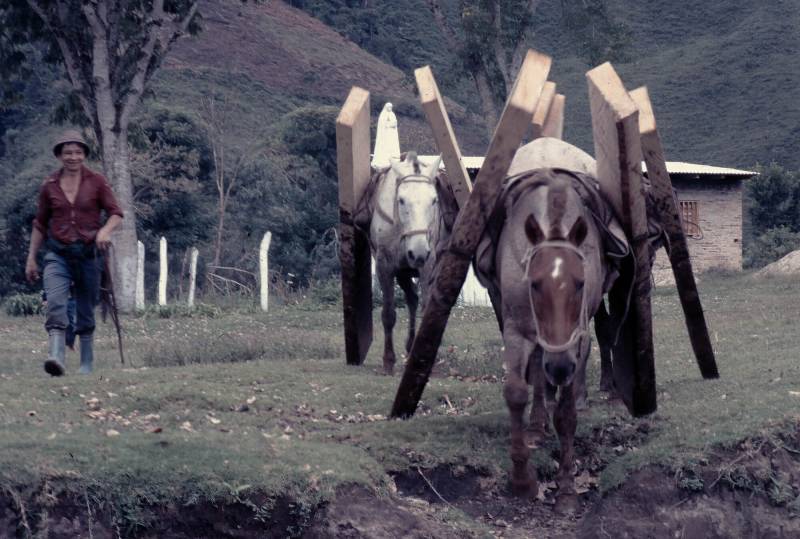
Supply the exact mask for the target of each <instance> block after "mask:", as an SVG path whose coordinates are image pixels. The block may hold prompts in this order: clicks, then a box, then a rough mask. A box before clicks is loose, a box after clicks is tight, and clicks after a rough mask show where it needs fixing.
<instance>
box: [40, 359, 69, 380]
mask: <svg viewBox="0 0 800 539" xmlns="http://www.w3.org/2000/svg"><path fill="white" fill-rule="evenodd" d="M44 372H46V373H47V374H49V375H50V376H63V375H64V372H65V370H64V365H62V364H61V363H60V362H59V361H58V360H55V359H52V358H51V359H48V360H47V361H45V362H44Z"/></svg>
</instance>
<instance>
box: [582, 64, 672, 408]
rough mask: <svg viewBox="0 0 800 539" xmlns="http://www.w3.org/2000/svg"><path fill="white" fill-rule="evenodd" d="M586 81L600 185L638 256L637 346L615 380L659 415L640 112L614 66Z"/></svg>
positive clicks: (619, 362)
mask: <svg viewBox="0 0 800 539" xmlns="http://www.w3.org/2000/svg"><path fill="white" fill-rule="evenodd" d="M586 78H587V81H588V84H589V105H590V108H591V113H592V134H593V137H594V148H595V159H596V161H597V177H598V181H599V182H600V188H601V190H602V191H603V193H604V194H605V195H606V197H607V198H608V200H609V201H610V202H611V204H612V205H613V206H614V210H615V211H616V212H617V215H618V216H619V217H620V219H621V221H622V226H623V229H624V230H625V233H626V235H627V236H628V239H629V241H630V243H631V247H632V250H633V254H634V268H633V270H632V275H634V276H635V281H634V285H633V287H634V289H633V298H632V302H631V306H630V314H629V315H628V317H627V318H626V321H625V324H626V325H628V324H630V327H629V328H627V329H623V333H626V334H628V335H630V336H631V337H630V338H631V339H633V342H632V343H631V346H627V347H625V348H624V350H626V351H623V352H622V353H619V354H618V355H615V357H614V377H615V381H616V382H617V383H618V386H617V387H618V389H619V390H620V393H621V396H622V399H623V401H624V402H625V404H626V405H627V407H628V409H629V411H630V412H631V413H632V414H633V415H634V416H641V415H646V414H649V413H652V412H654V411H655V410H656V407H657V404H656V377H655V362H654V355H653V328H652V324H653V315H652V310H651V305H650V293H651V289H650V275H651V267H650V246H649V243H648V239H647V210H646V206H645V193H644V186H643V181H642V173H641V163H642V148H641V141H640V137H639V111H638V109H637V108H636V104H635V103H634V102H633V100H632V99H631V98H630V96H629V95H628V92H627V91H626V90H625V86H624V85H623V84H622V80H621V79H620V78H619V76H618V75H617V73H616V71H614V68H613V67H612V66H611V64H610V63H608V62H606V63H604V64H602V65H600V66H598V67H596V68H594V69H592V70H590V71H588V72H587V73H586ZM612 308H613V305H612ZM612 316H614V313H612ZM620 350H623V348H620Z"/></svg>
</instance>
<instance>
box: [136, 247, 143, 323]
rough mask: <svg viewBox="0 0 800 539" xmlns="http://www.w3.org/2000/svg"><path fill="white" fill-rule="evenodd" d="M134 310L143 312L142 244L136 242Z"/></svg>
mask: <svg viewBox="0 0 800 539" xmlns="http://www.w3.org/2000/svg"><path fill="white" fill-rule="evenodd" d="M136 251H137V257H136V310H137V311H142V310H144V243H142V242H141V241H137V242H136Z"/></svg>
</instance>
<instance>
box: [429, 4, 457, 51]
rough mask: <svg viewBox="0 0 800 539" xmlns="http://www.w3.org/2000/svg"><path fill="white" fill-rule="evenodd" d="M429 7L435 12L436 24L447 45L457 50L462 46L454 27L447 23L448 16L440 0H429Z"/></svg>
mask: <svg viewBox="0 0 800 539" xmlns="http://www.w3.org/2000/svg"><path fill="white" fill-rule="evenodd" d="M427 2H428V7H430V8H431V11H432V12H433V20H434V21H436V26H438V27H439V30H440V31H441V32H442V35H443V36H444V39H445V41H447V46H448V47H450V50H452V51H457V50H459V49H460V48H461V47H462V44H461V43H460V41H459V39H458V38H457V37H456V34H455V32H453V29H452V28H450V25H448V24H447V18H446V17H445V16H444V13H442V8H441V7H440V6H439V2H438V1H437V0H427Z"/></svg>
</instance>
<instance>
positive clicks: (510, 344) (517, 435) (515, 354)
mask: <svg viewBox="0 0 800 539" xmlns="http://www.w3.org/2000/svg"><path fill="white" fill-rule="evenodd" d="M509 326H512V323H511V321H510V320H508V321H507V324H506V325H505V328H504V332H503V340H504V343H505V351H504V352H503V359H504V360H505V363H506V366H507V368H508V376H507V378H506V383H505V387H504V388H503V395H504V396H505V399H506V405H507V406H508V412H509V416H510V417H511V464H512V469H511V492H512V493H513V494H514V495H515V496H525V497H529V496H536V494H537V493H538V491H539V486H538V482H537V477H536V473H535V472H534V473H533V474H531V473H530V472H529V471H528V459H529V457H530V448H529V447H528V445H527V444H526V443H525V419H524V415H525V406H526V405H527V404H528V384H527V382H526V380H525V373H524V372H522V370H523V368H524V365H525V363H526V362H525V361H524V356H523V354H525V347H524V346H523V340H522V337H521V336H520V335H519V334H518V333H517V332H516V331H515V330H514V329H513V327H509Z"/></svg>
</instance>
